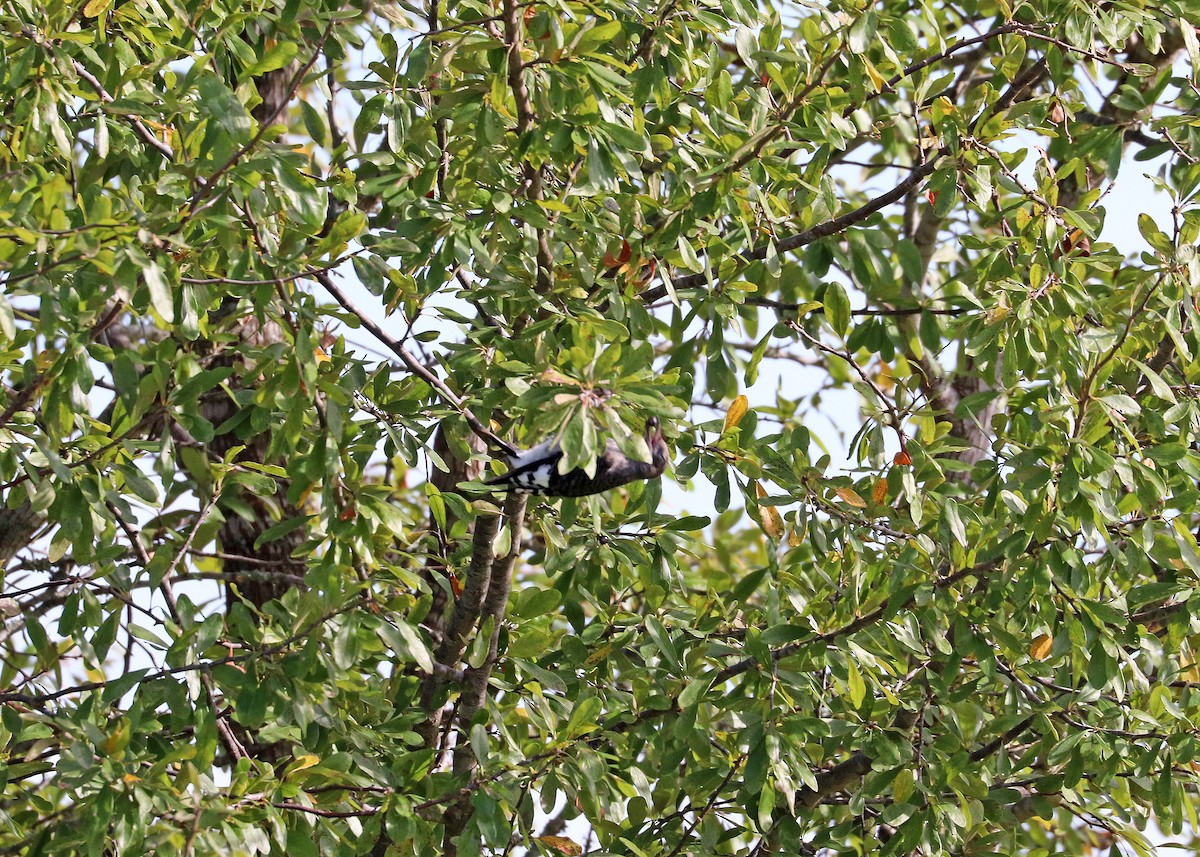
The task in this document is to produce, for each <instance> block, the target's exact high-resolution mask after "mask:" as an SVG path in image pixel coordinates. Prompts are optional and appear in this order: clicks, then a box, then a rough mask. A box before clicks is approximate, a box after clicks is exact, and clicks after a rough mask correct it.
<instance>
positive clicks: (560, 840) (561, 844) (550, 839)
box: [533, 836, 583, 857]
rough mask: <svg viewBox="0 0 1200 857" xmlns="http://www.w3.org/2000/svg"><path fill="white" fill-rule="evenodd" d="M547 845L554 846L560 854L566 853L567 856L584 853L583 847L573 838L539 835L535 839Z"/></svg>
mask: <svg viewBox="0 0 1200 857" xmlns="http://www.w3.org/2000/svg"><path fill="white" fill-rule="evenodd" d="M533 841H534V842H539V843H541V844H542V845H545V846H546V847H547V848H553V849H554V850H555V851H557V852H559V853H560V854H566V855H567V857H578V855H579V854H582V853H583V848H581V847H580V846H579V845H577V844H576V843H575V840H573V839H567V837H565V836H539V837H537V838H536V839H534V840H533Z"/></svg>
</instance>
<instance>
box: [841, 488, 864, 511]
mask: <svg viewBox="0 0 1200 857" xmlns="http://www.w3.org/2000/svg"><path fill="white" fill-rule="evenodd" d="M833 493H834V494H837V495H838V496H839V497H841V498H842V499H843V500H844V501H845V502H846V503H848V504H849V505H851V506H853V507H854V508H855V509H865V508H867V501H866V500H864V499H863V498H862V497H860V496H859V495H858V492H857V491H855V490H854V489H853V488H842V487H838V488H834V489H833Z"/></svg>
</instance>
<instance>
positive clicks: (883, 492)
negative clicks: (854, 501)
mask: <svg viewBox="0 0 1200 857" xmlns="http://www.w3.org/2000/svg"><path fill="white" fill-rule="evenodd" d="M887 494H888V486H887V480H886V479H880V480H879V481H878V482H876V483H875V487H874V488H873V489H872V490H871V501H872V502H873V503H874V504H875V505H876V506H878V505H880V504H881V503H883V501H884V500H886V499H887Z"/></svg>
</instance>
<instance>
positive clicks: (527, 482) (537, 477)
mask: <svg viewBox="0 0 1200 857" xmlns="http://www.w3.org/2000/svg"><path fill="white" fill-rule="evenodd" d="M530 451H531V452H533V451H535V450H530ZM533 460H534V459H531V461H530V462H529V463H532V461H533ZM554 464H555V462H552V461H546V462H543V463H542V465H541V466H540V467H535V468H533V469H532V470H527V471H525V472H524V473H518V474H517V475H516V476H515V477H514V478H513V488H514V489H515V490H516V491H518V492H521V493H524V494H541V493H542V492H543V491H545V490H546V489H547V488H549V487H550V473H551V471H552V469H553V467H554Z"/></svg>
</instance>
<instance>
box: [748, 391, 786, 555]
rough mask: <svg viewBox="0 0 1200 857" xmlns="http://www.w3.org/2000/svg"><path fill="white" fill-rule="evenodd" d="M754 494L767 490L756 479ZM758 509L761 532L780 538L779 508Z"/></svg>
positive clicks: (760, 495)
mask: <svg viewBox="0 0 1200 857" xmlns="http://www.w3.org/2000/svg"><path fill="white" fill-rule="evenodd" d="M738 398H739V399H742V398H745V397H744V396H738ZM754 494H755V496H756V497H758V499H760V500H761V499H762V498H764V497H766V496H767V492H766V491H764V490H763V487H762V486H761V485H759V484H758V482H757V481H755V482H754ZM758 511H759V523H761V524H762V528H763V532H764V533H766V534H767V535H768V536H770V537H771V538H773V539H775V540H776V541H779V540H780V539H782V538H783V517H782V516H781V515H780V514H779V510H778V509H776V508H775V507H774V506H759V507H758Z"/></svg>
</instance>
